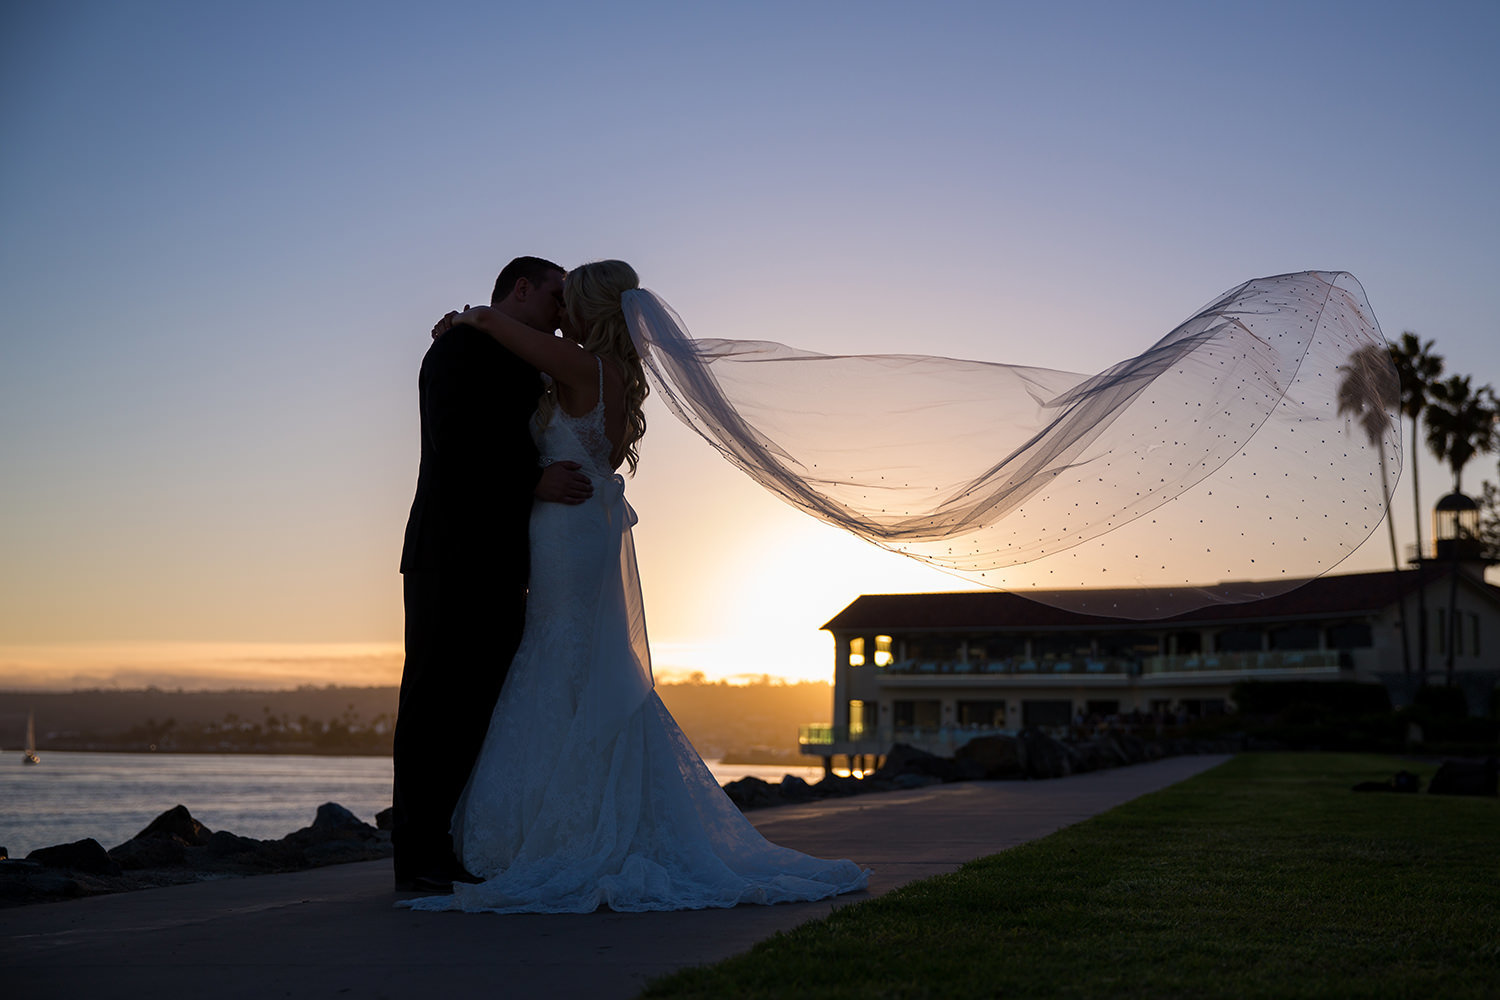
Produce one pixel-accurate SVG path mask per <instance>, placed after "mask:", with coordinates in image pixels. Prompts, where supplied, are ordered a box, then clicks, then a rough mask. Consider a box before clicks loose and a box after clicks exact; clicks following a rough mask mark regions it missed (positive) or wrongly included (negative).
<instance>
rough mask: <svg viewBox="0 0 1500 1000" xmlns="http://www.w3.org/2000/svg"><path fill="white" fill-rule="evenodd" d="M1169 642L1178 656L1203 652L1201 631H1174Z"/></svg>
mask: <svg viewBox="0 0 1500 1000" xmlns="http://www.w3.org/2000/svg"><path fill="white" fill-rule="evenodd" d="M1171 644H1172V648H1173V649H1174V650H1175V651H1176V654H1177V655H1178V656H1196V655H1197V654H1199V653H1201V652H1203V633H1201V632H1174V633H1172V638H1171Z"/></svg>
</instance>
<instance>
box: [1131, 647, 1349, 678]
mask: <svg viewBox="0 0 1500 1000" xmlns="http://www.w3.org/2000/svg"><path fill="white" fill-rule="evenodd" d="M1348 656H1349V654H1348V653H1347V652H1343V653H1341V651H1339V650H1337V649H1306V650H1262V651H1258V652H1249V653H1197V654H1193V655H1190V656H1149V657H1147V658H1146V659H1145V660H1144V661H1142V663H1141V672H1142V673H1146V674H1178V673H1195V672H1199V671H1205V670H1231V671H1237V670H1297V669H1302V670H1306V669H1311V668H1317V669H1327V668H1329V667H1332V668H1334V669H1338V668H1340V667H1343V666H1344V665H1345V663H1344V661H1345V660H1347V659H1348ZM1348 665H1349V666H1352V665H1353V664H1352V662H1351V663H1349V664H1348Z"/></svg>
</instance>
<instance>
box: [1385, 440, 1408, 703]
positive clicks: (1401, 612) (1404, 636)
mask: <svg viewBox="0 0 1500 1000" xmlns="http://www.w3.org/2000/svg"><path fill="white" fill-rule="evenodd" d="M1380 486H1381V489H1383V490H1384V491H1385V495H1386V496H1388V497H1389V496H1390V495H1391V489H1390V481H1389V479H1388V478H1387V473H1386V466H1385V452H1384V451H1382V452H1381V453H1380ZM1385 529H1386V532H1387V533H1388V534H1389V535H1390V538H1391V565H1392V566H1393V567H1394V568H1395V570H1396V572H1395V575H1394V576H1392V577H1391V580H1392V582H1393V583H1394V584H1395V587H1396V620H1397V621H1398V622H1399V623H1400V628H1401V670H1402V672H1403V673H1405V674H1406V676H1407V677H1410V676H1411V641H1410V638H1409V636H1410V635H1411V631H1410V629H1408V628H1407V624H1406V599H1405V598H1404V597H1402V596H1401V553H1400V550H1398V549H1397V548H1396V519H1395V518H1394V517H1392V516H1391V511H1390V510H1389V509H1387V510H1386V512H1385Z"/></svg>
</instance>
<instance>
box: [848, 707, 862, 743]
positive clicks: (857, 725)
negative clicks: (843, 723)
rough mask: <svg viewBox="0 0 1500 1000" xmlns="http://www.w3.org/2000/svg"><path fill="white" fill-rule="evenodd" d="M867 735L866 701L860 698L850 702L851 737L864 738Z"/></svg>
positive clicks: (852, 738) (854, 738) (853, 738)
mask: <svg viewBox="0 0 1500 1000" xmlns="http://www.w3.org/2000/svg"><path fill="white" fill-rule="evenodd" d="M864 735H865V703H864V702H862V701H859V700H858V699H853V700H851V701H850V702H849V738H850V739H851V740H858V739H863V738H864Z"/></svg>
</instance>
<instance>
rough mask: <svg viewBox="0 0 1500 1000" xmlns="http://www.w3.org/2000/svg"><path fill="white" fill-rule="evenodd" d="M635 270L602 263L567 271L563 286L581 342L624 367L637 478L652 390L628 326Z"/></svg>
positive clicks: (637, 283) (630, 453) (629, 456)
mask: <svg viewBox="0 0 1500 1000" xmlns="http://www.w3.org/2000/svg"><path fill="white" fill-rule="evenodd" d="M640 287H641V279H640V278H639V277H638V276H637V275H636V273H635V268H633V267H631V266H630V265H629V264H627V263H625V262H624V261H623V260H599V261H594V262H593V263H591V264H581V265H579V266H578V267H576V268H574V269H573V270H571V271H569V272H568V277H567V280H566V281H564V282H563V308H564V309H565V310H566V312H567V314H568V323H569V326H571V327H572V330H573V333H574V335H575V336H576V337H577V338H578V343H579V345H580V346H582V347H583V349H584V350H585V351H588V352H589V353H590V354H593V355H596V356H598V357H600V358H603V359H604V360H605V361H606V362H609V363H611V364H613V365H614V366H615V367H616V368H618V369H619V371H620V374H621V375H622V376H623V377H624V379H625V438H624V441H623V442H622V443H623V445H624V448H625V463H626V464H627V465H628V466H629V467H630V473H631V475H634V474H635V467H636V463H637V462H638V461H639V460H640V453H639V450H638V448H637V445H639V443H640V440H641V437H642V436H643V435H644V434H645V433H646V415H645V413H644V412H643V409H642V405H643V404H644V403H645V401H646V395H647V394H648V393H649V392H650V391H651V390H650V387H649V386H647V385H646V373H645V369H644V368H643V367H642V365H641V357H640V355H639V354H637V353H636V350H635V344H634V343H633V342H632V341H631V339H630V330H629V328H628V327H627V326H626V325H625V310H624V307H623V306H622V305H621V303H620V297H621V296H622V295H624V294H625V293H626V292H628V291H630V290H631V289H632V288H640Z"/></svg>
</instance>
